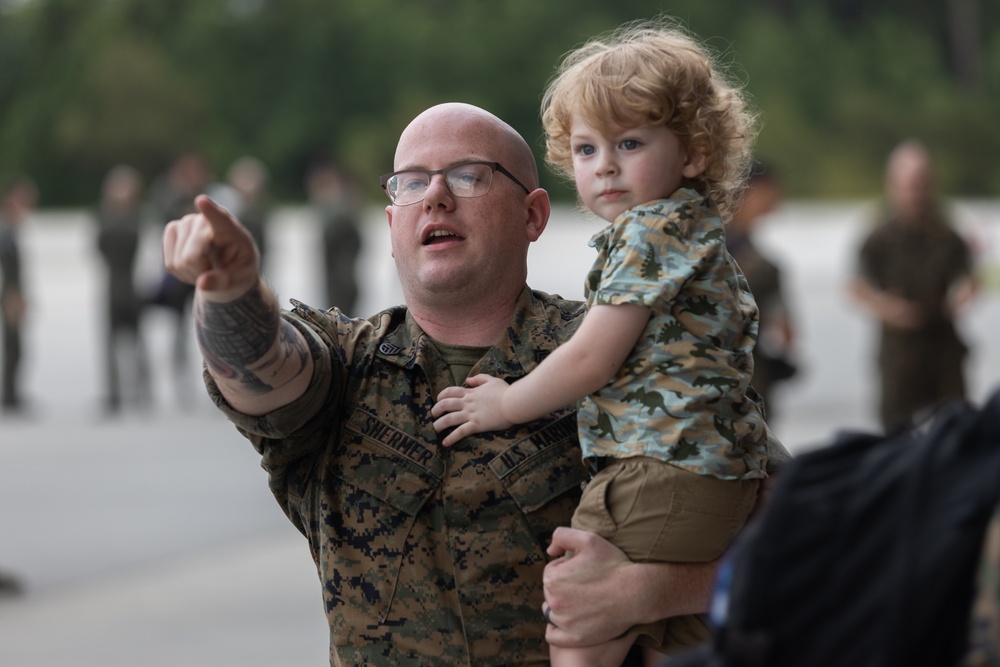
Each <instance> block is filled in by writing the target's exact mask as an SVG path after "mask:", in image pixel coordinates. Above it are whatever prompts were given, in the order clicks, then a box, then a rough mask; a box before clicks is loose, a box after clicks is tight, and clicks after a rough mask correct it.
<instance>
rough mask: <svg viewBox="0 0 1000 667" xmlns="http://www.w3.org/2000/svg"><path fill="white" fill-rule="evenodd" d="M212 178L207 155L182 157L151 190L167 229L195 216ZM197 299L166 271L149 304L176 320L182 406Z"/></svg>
mask: <svg viewBox="0 0 1000 667" xmlns="http://www.w3.org/2000/svg"><path fill="white" fill-rule="evenodd" d="M212 178H213V176H212V170H211V168H210V167H209V164H208V162H207V161H206V160H205V157H204V156H203V155H201V154H200V153H197V152H185V153H181V154H180V155H178V156H177V157H176V158H175V159H174V161H173V162H172V163H171V165H170V167H169V168H168V170H167V172H166V173H165V174H163V175H161V176H160V177H159V178H157V179H156V180H155V181H154V182H153V184H152V185H151V186H150V197H149V204H150V206H151V207H152V208H153V210H154V211H155V212H156V213H155V214H156V216H157V217H158V218H159V220H160V222H162V224H164V225H165V224H167V223H168V222H169V221H171V220H176V219H178V218H181V217H183V216H185V215H187V214H188V213H192V212H194V211H195V207H194V198H195V197H196V196H198V195H199V194H202V193H204V192H206V191H208V189H209V186H210V184H211V182H212ZM193 298H194V287H192V286H191V285H188V284H185V283H183V282H181V281H180V280H177V278H175V277H174V276H173V275H171V274H170V272H168V271H164V272H163V274H162V276H161V278H160V282H159V285H157V287H156V291H155V293H154V294H153V296H152V298H151V299H150V301H149V303H150V305H154V306H161V307H163V308H165V309H166V310H167V311H168V312H170V313H171V314H172V315H173V316H174V317H175V329H174V343H173V347H172V350H171V362H172V366H173V374H174V385H175V390H176V395H177V400H178V401H179V402H180V403H181V404H187V402H188V401H189V399H190V396H191V394H192V387H191V386H189V385H188V384H187V382H186V377H187V374H188V346H189V340H188V339H189V338H190V337H191V335H192V332H191V328H190V326H189V316H190V310H191V301H192V299H193Z"/></svg>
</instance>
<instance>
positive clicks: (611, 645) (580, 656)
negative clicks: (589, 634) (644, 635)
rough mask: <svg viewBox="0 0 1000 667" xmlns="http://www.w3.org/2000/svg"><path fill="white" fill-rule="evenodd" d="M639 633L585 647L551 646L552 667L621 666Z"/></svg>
mask: <svg viewBox="0 0 1000 667" xmlns="http://www.w3.org/2000/svg"><path fill="white" fill-rule="evenodd" d="M637 637H638V634H635V633H633V634H629V635H625V636H624V637H619V638H618V639H612V640H611V641H609V642H604V643H603V644H596V645H594V646H585V647H583V648H566V647H561V646H550V647H549V658H550V659H551V661H552V667H621V664H622V662H624V661H625V656H627V655H628V651H629V649H630V648H632V644H633V643H634V642H635V640H636V638H637Z"/></svg>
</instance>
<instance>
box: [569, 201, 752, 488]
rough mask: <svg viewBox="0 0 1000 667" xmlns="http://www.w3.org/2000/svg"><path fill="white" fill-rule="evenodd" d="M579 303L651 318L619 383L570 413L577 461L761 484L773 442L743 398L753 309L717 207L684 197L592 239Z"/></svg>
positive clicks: (634, 213)
mask: <svg viewBox="0 0 1000 667" xmlns="http://www.w3.org/2000/svg"><path fill="white" fill-rule="evenodd" d="M591 245H592V246H594V247H595V248H596V249H597V252H598V257H597V260H596V261H595V263H594V266H593V268H592V269H591V271H590V273H589V275H588V277H587V285H586V293H587V302H588V303H589V304H591V305H593V304H613V305H614V304H624V303H631V304H637V305H641V306H645V307H646V308H649V309H650V318H649V322H648V323H647V325H646V329H645V331H644V332H643V334H642V336H640V338H639V340H638V341H637V342H636V345H635V347H634V348H633V350H632V352H631V353H630V354H629V356H628V358H627V359H626V361H625V364H624V365H623V366H622V368H621V369H619V371H618V374H617V376H616V377H615V378H614V379H613V380H612V381H611V382H610V383H609V384H608V385H607V386H606V387H604V388H602V389H601V390H600V391H599V392H597V393H596V394H594V395H592V396H589V397H588V398H587V399H586V400H584V402H583V403H582V405H581V406H580V415H579V417H580V442H581V445H582V447H583V452H584V456H600V457H618V458H621V457H627V456H637V455H643V456H652V457H655V458H659V459H661V460H664V461H667V462H669V463H672V464H674V465H677V466H678V467H681V468H684V469H686V470H690V471H692V472H696V473H699V474H703V475H711V476H713V477H718V478H720V479H754V478H762V477H765V476H766V473H765V467H766V464H767V449H768V447H769V439H771V438H772V436H771V435H770V432H769V430H768V428H767V425H766V424H765V422H764V415H763V413H762V410H761V407H760V405H758V403H757V402H756V401H755V400H754V399H753V398H751V396H750V394H749V393H748V390H749V385H750V377H751V375H752V374H753V359H752V353H753V349H754V345H755V344H756V341H757V326H758V321H757V316H758V314H757V305H756V303H755V302H754V298H753V295H752V294H751V293H750V289H749V287H748V286H747V282H746V278H745V277H744V276H743V273H742V272H741V271H740V269H739V267H738V266H737V265H736V263H735V262H734V261H733V259H732V257H731V256H730V255H729V252H728V251H727V250H726V244H725V228H724V226H723V223H722V220H721V219H720V217H719V213H718V210H717V209H716V208H715V205H714V204H713V203H712V202H711V200H708V199H706V198H704V197H702V196H701V195H699V194H698V193H697V192H695V191H694V190H690V189H685V188H682V189H680V190H678V191H677V192H676V193H674V195H673V197H672V198H670V199H663V200H657V201H654V202H650V203H648V204H643V205H642V206H637V207H635V208H633V209H630V210H628V211H626V212H625V213H623V214H622V215H620V216H619V217H618V219H617V220H615V222H614V224H612V225H610V226H608V227H606V228H605V229H603V230H602V231H600V232H598V233H597V234H596V235H594V237H593V238H592V239H591Z"/></svg>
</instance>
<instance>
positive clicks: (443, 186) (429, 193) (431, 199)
mask: <svg viewBox="0 0 1000 667" xmlns="http://www.w3.org/2000/svg"><path fill="white" fill-rule="evenodd" d="M453 197H454V195H453V194H452V193H451V188H449V187H448V180H447V179H446V178H445V176H444V174H434V175H433V176H431V182H430V183H428V184H427V190H425V191H424V204H425V205H427V206H436V205H438V204H440V203H442V202H450V201H452V198H453Z"/></svg>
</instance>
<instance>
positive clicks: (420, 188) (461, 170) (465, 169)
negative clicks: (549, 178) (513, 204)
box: [379, 161, 531, 206]
mask: <svg viewBox="0 0 1000 667" xmlns="http://www.w3.org/2000/svg"><path fill="white" fill-rule="evenodd" d="M495 171H499V172H500V173H501V174H503V175H504V176H506V177H507V178H509V179H510V180H512V181H514V182H515V183H517V184H518V185H520V186H521V189H523V190H524V192H525V193H526V194H530V193H531V190H529V189H528V188H527V187H526V186H525V185H524V183H522V182H521V181H519V180H517V178H516V177H515V176H514V174H512V173H510V172H509V171H507V170H506V169H505V168H504V166H503V165H502V164H500V163H499V162H478V161H470V162H459V163H458V164H455V165H452V166H450V167H448V168H446V169H438V170H436V171H428V170H427V169H406V170H404V171H394V172H392V173H391V174H386V175H385V176H382V177H381V178H380V179H379V182H380V183H381V184H382V189H383V190H385V193H386V194H387V195H389V199H390V200H391V201H392V203H393V204H395V205H396V206H409V205H410V204H416V203H417V202H420V201H423V200H424V197H425V196H426V195H427V188H429V187H430V185H431V178H433V177H434V176H436V175H437V174H444V182H445V183H447V184H448V189H449V190H451V193H452V194H453V195H455V196H456V197H482V196H483V195H485V194H486V193H487V192H489V191H490V188H491V187H492V186H493V172H495Z"/></svg>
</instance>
